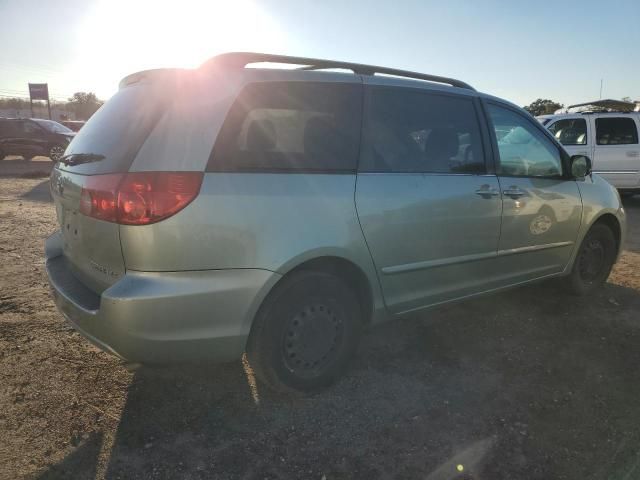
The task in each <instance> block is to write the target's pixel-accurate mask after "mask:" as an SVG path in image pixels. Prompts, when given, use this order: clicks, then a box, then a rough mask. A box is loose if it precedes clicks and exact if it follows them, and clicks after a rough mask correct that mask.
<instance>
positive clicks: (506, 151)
mask: <svg viewBox="0 0 640 480" xmlns="http://www.w3.org/2000/svg"><path fill="white" fill-rule="evenodd" d="M489 116H490V117H491V121H492V122H493V127H494V129H495V132H496V138H497V141H498V151H499V156H500V165H499V167H498V173H500V174H502V175H509V176H522V177H547V176H557V175H561V174H562V162H561V157H560V151H559V149H558V148H557V147H556V145H554V144H553V142H552V141H551V140H549V139H548V138H546V137H545V135H544V134H543V133H542V132H541V131H539V130H538V129H537V128H536V127H535V125H533V124H532V123H531V122H530V121H528V120H527V119H526V118H525V117H524V116H522V115H519V114H517V113H515V112H513V111H511V110H509V109H506V108H502V107H498V106H496V105H491V104H490V105H489Z"/></svg>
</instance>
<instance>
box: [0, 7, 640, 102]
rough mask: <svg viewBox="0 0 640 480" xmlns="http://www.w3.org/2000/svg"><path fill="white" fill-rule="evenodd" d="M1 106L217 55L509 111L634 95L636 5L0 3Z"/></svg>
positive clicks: (639, 72)
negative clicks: (312, 65)
mask: <svg viewBox="0 0 640 480" xmlns="http://www.w3.org/2000/svg"><path fill="white" fill-rule="evenodd" d="M0 20H1V21H0V24H1V27H0V45H2V48H0V98H3V97H6V96H27V83H28V82H32V83H39V82H43V83H45V82H46V83H49V92H50V94H51V96H52V98H54V99H58V100H64V99H66V98H67V97H69V96H70V95H71V94H72V93H73V92H76V91H92V92H95V93H96V94H97V95H98V97H99V98H101V99H108V98H109V97H110V96H111V95H113V94H114V93H115V92H116V90H117V88H118V82H119V81H120V79H121V78H122V77H124V76H126V75H128V74H130V73H133V72H136V71H139V70H144V69H148V68H158V67H190V68H192V67H197V66H198V65H199V64H200V63H202V62H203V61H204V60H206V59H207V58H210V57H212V56H214V55H216V54H218V53H222V52H225V51H258V52H268V53H280V54H288V55H299V56H308V57H318V58H329V59H335V60H345V61H352V62H358V63H369V64H374V65H383V66H388V67H394V68H401V69H406V70H415V71H420V72H426V73H431V74H436V75H443V76H448V77H454V78H459V79H461V80H464V81H465V82H467V83H469V84H471V85H473V86H474V87H475V88H476V89H477V90H480V91H483V92H487V93H490V94H493V95H496V96H499V97H502V98H505V99H507V100H511V101H513V102H515V103H517V104H519V105H527V104H529V103H531V102H532V101H533V100H535V99H537V98H549V99H552V100H555V101H557V102H560V103H563V104H565V105H569V104H572V103H581V102H584V101H588V100H594V99H597V98H599V96H600V82H601V80H602V81H603V92H602V98H616V99H619V98H622V97H627V96H628V97H632V98H633V99H640V61H639V60H640V0H609V1H607V2H601V1H597V0H581V1H577V0H556V1H554V2H551V1H525V0H510V1H500V0H467V1H461V0H447V1H442V0H438V1H433V0H405V1H402V0H389V1H377V0H368V1H359V0H227V1H218V0H173V1H163V0H0Z"/></svg>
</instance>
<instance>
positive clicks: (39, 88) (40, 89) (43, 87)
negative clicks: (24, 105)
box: [29, 83, 51, 120]
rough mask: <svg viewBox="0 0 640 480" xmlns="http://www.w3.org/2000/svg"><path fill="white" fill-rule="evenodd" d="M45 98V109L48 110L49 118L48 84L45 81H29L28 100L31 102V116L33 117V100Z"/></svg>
mask: <svg viewBox="0 0 640 480" xmlns="http://www.w3.org/2000/svg"><path fill="white" fill-rule="evenodd" d="M34 100H45V101H46V102H47V110H48V111H49V120H51V103H49V85H48V84H47V83H30V84H29V101H30V103H31V116H32V117H33V101H34Z"/></svg>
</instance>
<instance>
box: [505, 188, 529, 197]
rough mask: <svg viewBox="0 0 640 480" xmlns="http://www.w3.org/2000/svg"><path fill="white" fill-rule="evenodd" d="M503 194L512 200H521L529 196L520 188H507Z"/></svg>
mask: <svg viewBox="0 0 640 480" xmlns="http://www.w3.org/2000/svg"><path fill="white" fill-rule="evenodd" d="M502 193H503V194H505V195H506V196H507V197H511V198H520V197H522V196H524V195H526V194H527V193H526V192H525V191H524V190H520V189H519V188H518V187H511V188H507V189H506V190H503V191H502Z"/></svg>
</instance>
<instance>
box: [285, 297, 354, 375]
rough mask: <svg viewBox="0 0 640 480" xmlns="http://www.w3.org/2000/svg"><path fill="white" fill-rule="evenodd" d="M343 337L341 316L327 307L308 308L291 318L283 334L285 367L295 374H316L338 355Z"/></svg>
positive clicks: (316, 305)
mask: <svg viewBox="0 0 640 480" xmlns="http://www.w3.org/2000/svg"><path fill="white" fill-rule="evenodd" d="M343 335H344V324H343V322H342V320H341V318H340V316H339V315H338V314H337V312H335V311H334V310H333V309H331V308H329V307H328V306H327V305H323V304H315V305H308V306H306V307H305V308H303V309H302V310H301V311H300V312H298V313H297V314H296V315H294V316H293V317H292V318H291V319H290V320H289V321H288V322H287V325H286V328H285V332H284V338H283V346H282V353H283V356H284V362H285V365H286V366H287V368H288V369H289V370H291V371H292V372H294V373H296V374H297V375H300V376H304V377H313V376H315V375H318V374H319V373H320V372H321V371H322V370H323V369H324V368H325V367H326V366H327V365H328V364H329V363H330V362H331V361H332V360H333V359H334V358H335V356H336V355H337V353H338V346H339V345H340V342H341V340H342V337H343Z"/></svg>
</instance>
